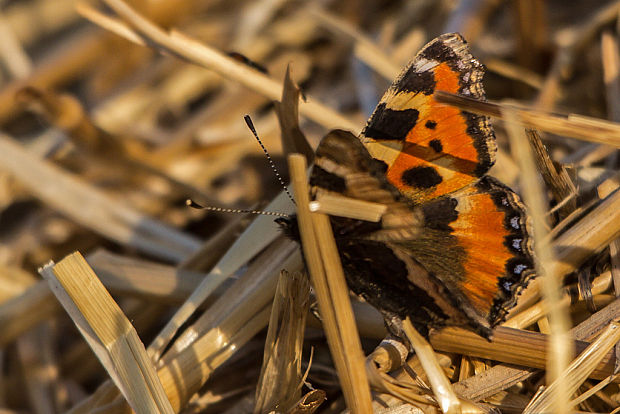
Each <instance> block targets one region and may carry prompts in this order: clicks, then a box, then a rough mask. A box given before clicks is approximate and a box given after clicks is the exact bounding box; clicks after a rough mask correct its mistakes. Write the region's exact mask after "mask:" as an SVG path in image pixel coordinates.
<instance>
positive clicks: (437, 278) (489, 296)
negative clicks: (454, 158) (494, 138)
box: [310, 131, 533, 337]
mask: <svg viewBox="0 0 620 414" xmlns="http://www.w3.org/2000/svg"><path fill="white" fill-rule="evenodd" d="M310 184H311V186H312V195H313V196H314V197H316V196H318V195H320V194H321V193H330V194H342V195H345V196H347V197H353V198H357V199H360V200H365V201H373V202H379V203H383V204H385V205H387V207H388V208H387V211H386V213H385V214H384V215H383V218H382V221H381V223H370V222H364V221H360V220H354V219H348V218H341V217H332V218H331V221H332V226H333V228H334V234H335V237H336V241H337V244H338V249H339V252H340V256H341V259H342V262H343V266H344V269H345V273H346V275H347V280H348V282H349V286H350V287H351V289H352V290H353V291H354V292H355V293H357V294H358V295H360V296H362V297H364V298H365V299H366V300H367V301H368V302H370V303H371V304H373V305H374V306H375V307H377V308H378V309H380V310H381V311H382V312H383V314H384V316H385V317H386V320H387V321H390V320H398V319H403V318H404V317H406V316H409V317H410V318H411V319H412V322H413V324H414V326H415V327H416V328H417V329H418V330H419V331H420V332H421V333H422V334H427V333H428V330H429V329H431V328H440V327H442V326H445V325H453V326H469V327H473V328H474V329H475V330H476V331H477V332H478V333H480V334H482V335H483V336H486V337H489V336H490V334H491V329H492V328H493V327H494V326H495V325H497V324H498V323H499V322H500V321H501V320H502V319H503V317H504V316H505V313H506V310H507V309H509V308H510V307H511V306H512V305H513V304H514V301H515V297H516V295H517V293H518V291H519V290H520V289H521V288H522V287H523V286H524V285H525V284H526V282H527V280H528V278H529V277H530V276H531V274H532V268H533V266H532V253H531V249H530V241H529V240H530V238H529V236H528V230H527V219H526V216H525V214H524V212H523V208H522V205H521V203H520V201H519V199H518V197H517V195H516V194H515V193H513V192H512V191H511V190H510V189H509V188H507V187H505V186H504V185H502V184H500V183H499V182H497V181H496V180H494V179H492V178H489V177H484V178H483V179H482V180H480V181H478V182H476V183H474V184H471V185H469V186H467V187H465V188H462V189H460V190H459V191H456V192H453V193H452V194H450V195H446V196H443V197H439V198H436V199H434V200H432V201H429V202H427V203H424V204H422V205H416V204H414V203H412V202H411V200H409V199H407V198H406V197H404V196H403V195H402V194H401V193H400V192H399V190H398V189H397V188H396V187H394V186H393V185H392V184H391V183H390V182H388V180H387V179H386V178H385V175H384V174H383V168H382V163H381V162H380V161H377V160H376V159H374V158H373V157H371V156H370V154H369V153H368V151H367V150H366V148H365V147H364V146H363V145H362V144H361V143H360V141H359V140H358V139H357V138H356V137H355V136H353V135H352V134H350V133H348V132H345V131H332V132H331V133H329V134H328V135H327V136H326V137H325V138H323V140H322V141H321V143H320V144H319V147H318V149H317V152H316V159H315V166H314V167H313V170H312V174H311V178H310ZM388 326H390V323H389V322H388Z"/></svg>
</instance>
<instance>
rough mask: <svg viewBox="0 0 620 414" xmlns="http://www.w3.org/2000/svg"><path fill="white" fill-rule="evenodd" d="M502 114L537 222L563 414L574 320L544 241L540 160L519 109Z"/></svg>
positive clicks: (551, 375)
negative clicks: (518, 111)
mask: <svg viewBox="0 0 620 414" xmlns="http://www.w3.org/2000/svg"><path fill="white" fill-rule="evenodd" d="M502 115H503V117H504V121H505V123H506V130H507V132H508V138H509V140H510V148H511V150H512V152H513V154H514V158H515V159H516V160H518V162H519V164H520V167H521V174H522V176H521V177H522V182H521V188H522V190H523V198H524V200H525V202H526V204H527V206H528V207H529V214H530V216H531V217H532V222H533V232H534V233H533V235H534V250H535V252H536V259H537V260H536V272H537V273H538V277H539V278H540V280H542V282H541V286H542V291H543V294H544V298H545V302H546V303H547V306H548V308H549V321H550V328H551V349H552V351H551V354H550V357H549V359H548V360H547V364H548V365H547V381H548V382H552V381H557V382H558V384H559V386H558V387H557V388H556V389H555V391H554V394H552V395H553V398H552V399H551V401H553V404H552V406H551V407H552V410H553V412H556V413H559V414H562V413H565V412H567V406H566V404H567V401H568V399H569V397H570V395H569V394H567V393H566V392H565V391H566V387H565V386H563V384H562V381H563V380H564V379H563V378H562V376H561V375H562V372H563V371H564V369H565V367H566V366H567V365H568V362H569V361H570V359H571V347H570V345H569V344H570V342H571V339H572V338H570V337H569V335H568V329H569V326H570V321H569V320H568V316H567V309H566V306H565V304H563V303H562V285H561V280H560V279H558V278H556V277H554V274H553V272H552V271H550V265H551V264H552V263H553V262H554V259H555V258H554V254H553V252H552V250H551V248H550V246H549V244H548V243H545V242H544V239H545V235H546V233H547V231H546V225H545V212H546V211H547V203H546V200H545V197H544V194H545V192H544V191H545V190H544V189H543V188H542V186H541V185H540V182H539V181H538V176H537V169H536V164H535V162H534V157H533V155H532V149H531V147H530V145H529V143H528V139H527V136H526V134H525V131H524V129H523V128H522V127H521V126H520V124H521V122H520V120H519V119H520V118H519V115H518V114H517V112H516V111H514V110H512V109H510V108H509V106H506V107H505V108H502Z"/></svg>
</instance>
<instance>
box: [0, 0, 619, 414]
mask: <svg viewBox="0 0 620 414" xmlns="http://www.w3.org/2000/svg"><path fill="white" fill-rule="evenodd" d="M451 31H457V32H460V33H461V34H462V35H463V36H464V37H465V38H466V39H467V40H468V42H469V43H470V46H471V48H472V53H473V54H474V56H476V57H477V58H478V59H479V60H480V61H481V62H482V63H483V64H485V65H486V67H487V72H486V75H485V79H484V85H485V90H486V93H487V97H488V99H489V102H488V103H480V102H476V101H472V100H471V99H466V98H465V97H459V96H452V95H446V94H443V95H441V96H437V98H438V99H441V100H442V101H443V102H448V103H450V104H453V105H456V106H457V107H459V108H461V109H465V110H469V111H472V112H477V113H484V114H488V115H490V116H491V117H492V122H493V125H494V128H495V132H496V135H497V141H498V146H499V153H498V162H497V164H496V165H495V166H494V167H493V169H492V170H491V175H493V176H495V177H497V178H499V179H501V180H502V181H504V182H505V183H506V184H507V185H509V186H510V187H512V188H513V189H514V190H516V191H517V192H519V193H520V194H522V195H524V196H525V197H524V199H525V201H526V202H527V203H528V204H529V206H530V208H531V210H532V213H533V215H534V216H535V219H536V223H537V228H538V229H539V230H538V231H537V240H538V248H537V249H538V250H540V251H542V253H539V260H540V268H541V269H544V270H545V272H544V273H545V279H542V278H541V279H537V280H535V281H534V282H532V283H531V284H530V286H529V287H528V288H527V289H526V290H525V291H524V292H523V294H522V295H521V297H520V299H519V303H518V305H517V307H516V308H515V309H513V310H512V312H511V313H510V315H509V318H508V320H507V322H506V323H505V326H504V327H502V328H500V329H498V330H497V332H496V335H495V338H494V340H493V341H492V342H487V341H485V340H483V339H481V338H479V337H477V336H476V335H474V334H473V333H471V332H468V331H463V330H459V329H446V330H444V331H439V332H432V333H431V336H430V341H429V342H430V344H431V346H432V348H433V350H434V353H435V357H436V359H437V363H438V364H437V365H436V370H437V372H439V373H441V372H442V371H443V374H445V375H441V377H442V378H443V377H445V378H447V380H448V381H449V383H450V387H451V388H452V390H449V391H450V393H449V395H451V396H456V397H455V398H458V400H460V401H461V403H460V405H461V409H462V411H463V412H494V410H499V411H501V412H505V413H520V412H523V411H524V410H526V407H527V410H529V411H528V412H540V411H541V410H543V411H548V410H556V412H565V411H566V410H575V411H579V412H590V413H602V412H605V413H609V412H613V411H614V410H616V412H617V409H618V408H617V407H619V406H620V387H619V386H618V382H619V381H618V376H617V375H616V374H617V372H616V371H617V370H616V367H617V366H618V365H619V364H618V358H620V352H618V350H619V349H620V347H619V346H618V345H617V338H618V319H619V318H620V299H619V298H618V296H619V295H620V253H619V252H620V217H619V216H620V208H619V207H620V192H618V191H617V189H618V186H619V185H620V174H619V170H618V163H619V161H620V160H619V157H618V151H617V148H618V146H619V145H620V124H618V122H620V49H619V47H620V46H619V45H620V41H619V35H620V2H619V1H614V0H591V1H588V2H564V1H559V0H553V1H544V0H522V1H519V2H501V1H497V0H459V1H453V0H439V1H437V0H415V1H379V0H376V1H364V2H361V1H358V0H345V1H340V2H334V1H329V0H324V1H320V2H298V1H286V0H258V1H244V0H238V1H234V2H231V1H228V2H225V1H220V0H203V1H194V0H169V1H156V0H131V1H129V0H126V1H123V0H101V1H94V0H92V1H91V0H82V1H76V0H19V1H16V0H8V1H4V2H0V240H1V241H0V368H1V369H0V373H1V374H0V375H1V376H0V411H1V412H2V413H5V412H6V413H30V412H32V413H44V414H48V413H61V412H71V413H94V412H129V410H130V407H135V406H136V404H139V403H137V401H143V402H144V404H154V405H157V406H158V407H159V408H158V409H159V410H161V411H166V412H169V411H170V410H172V411H175V412H183V413H235V414H236V413H257V412H269V411H270V410H274V411H276V412H286V413H302V412H303V413H313V412H316V413H326V414H332V413H341V412H345V410H346V409H347V406H348V408H352V409H353V410H354V411H355V410H357V411H358V412H364V410H365V411H366V412H369V411H371V410H372V411H375V412H382V413H387V412H398V411H397V410H399V409H401V410H405V409H409V410H410V411H409V412H416V410H417V412H425V413H426V412H431V413H432V412H440V410H441V404H438V402H437V401H436V400H435V397H434V396H433V392H432V390H431V388H430V386H429V384H430V382H429V378H428V376H427V373H426V372H425V371H424V370H423V369H422V368H421V367H422V365H424V364H423V362H425V361H420V359H419V358H418V357H417V356H415V355H409V356H408V357H407V356H404V355H403V354H402V353H400V352H398V347H395V346H394V345H390V342H389V341H388V342H387V343H385V342H384V343H383V344H382V345H380V344H381V340H382V339H383V338H384V337H385V335H386V333H385V329H384V328H383V324H382V321H381V318H380V316H379V315H378V314H377V312H376V311H375V310H374V309H372V308H371V307H369V306H368V305H367V304H365V303H363V302H360V301H359V300H357V299H356V298H354V297H351V304H352V310H353V313H352V314H351V313H350V312H349V310H348V308H347V307H343V306H344V305H346V303H344V302H346V301H344V302H343V301H340V302H338V303H336V304H334V303H332V304H331V305H336V306H337V308H335V309H336V310H335V312H338V314H339V315H340V316H342V315H345V316H346V317H345V320H346V321H347V322H346V323H345V325H344V326H340V327H337V326H333V320H332V319H334V318H332V316H330V315H328V314H326V312H328V311H327V310H325V309H326V307H325V306H324V305H325V304H324V303H323V299H324V298H323V297H321V298H320V299H319V301H318V302H319V304H318V307H317V296H318V295H322V294H324V292H318V291H315V290H314V289H311V288H309V287H308V283H307V279H306V275H305V274H303V273H298V272H303V263H302V259H301V255H300V250H299V246H298V245H297V244H296V243H295V242H293V241H291V240H288V239H287V238H286V237H284V236H283V235H282V234H281V233H280V230H279V228H278V226H277V225H276V224H275V223H274V221H273V217H271V216H260V217H254V216H248V215H245V214H224V213H221V212H214V211H206V210H198V209H192V208H188V207H187V206H186V205H185V200H186V199H187V198H191V199H193V200H195V201H196V202H197V203H199V204H205V205H207V206H213V207H222V208H233V209H250V210H266V211H272V212H277V213H283V214H290V213H292V212H293V211H295V209H296V206H295V205H294V204H293V203H292V201H291V200H289V198H288V197H287V196H286V195H285V194H284V193H283V190H282V188H281V186H280V184H279V182H278V180H277V178H276V176H275V174H274V173H273V171H272V168H271V167H270V165H269V162H268V161H267V159H266V158H265V156H264V154H263V152H262V150H261V148H260V146H259V145H258V144H257V143H256V142H255V140H254V138H253V136H252V133H251V132H250V131H249V130H248V128H247V126H246V123H245V122H244V120H243V118H244V115H246V114H249V115H250V117H251V119H252V121H253V123H254V125H255V127H256V130H257V133H258V135H259V136H260V138H261V140H262V141H263V143H264V145H265V147H266V148H267V149H268V150H269V152H270V154H271V158H272V159H273V162H274V165H275V167H276V168H277V169H278V171H279V173H280V175H282V176H283V178H284V180H285V181H286V182H288V168H287V163H286V156H287V155H289V154H288V153H287V152H290V151H291V149H292V148H294V149H295V150H296V151H297V152H302V153H304V154H305V155H306V156H307V157H308V156H309V155H310V154H309V149H308V145H307V144H305V143H301V141H300V140H303V137H304V136H305V137H306V138H307V140H308V143H309V146H310V147H312V148H315V147H316V145H317V144H318V142H319V141H320V139H321V137H322V136H324V135H325V134H326V133H327V132H328V131H329V130H330V129H332V128H344V129H348V130H351V131H352V132H354V133H358V132H359V131H360V130H361V129H362V128H363V125H364V122H365V120H366V118H367V117H368V115H369V114H370V113H371V112H372V110H373V108H374V107H375V105H376V103H377V101H378V100H379V98H380V97H381V95H382V93H383V91H384V90H385V88H386V87H387V86H388V85H389V83H390V82H391V81H392V79H393V77H394V76H396V75H397V74H398V72H399V71H400V69H401V68H402V67H403V66H404V65H406V63H407V62H408V61H409V60H410V59H411V58H412V57H413V56H414V55H415V53H416V52H417V50H419V48H420V47H422V46H423V45H424V44H425V42H427V41H428V40H430V39H432V38H433V37H435V36H437V35H439V34H441V33H445V32H451ZM287 74H288V75H287ZM285 75H287V76H288V77H287V80H286V82H285V81H284V79H285ZM295 85H299V87H300V90H301V92H300V95H301V98H300V99H299V102H297V95H298V92H297V90H296V86H295ZM283 89H284V94H283ZM508 100H509V102H510V103H509V104H507V103H506V102H508ZM274 101H281V102H277V103H274ZM278 116H279V117H280V118H278ZM281 128H283V129H284V132H283V133H281ZM291 140H292V141H291ZM295 140H296V141H295ZM283 141H284V142H283ZM530 147H531V149H532V151H525V150H528V149H529V148H530ZM523 151H525V154H528V153H531V156H532V158H531V159H530V158H529V156H527V155H522V154H524V152H523ZM308 158H310V157H308ZM524 162H529V164H527V165H526V164H524ZM528 165H529V166H528ZM297 178H298V180H299V179H301V180H302V181H303V179H304V175H303V172H302V173H298V174H297ZM528 190H529V191H528ZM532 200H534V201H532ZM322 203H323V204H321V201H319V202H318V204H315V205H313V207H312V208H314V209H318V211H319V212H322V213H330V212H332V213H333V212H336V213H337V214H341V215H345V216H346V215H347V211H352V209H354V208H355V207H351V205H348V204H343V203H339V202H338V200H323V201H322ZM306 207H308V208H309V206H304V208H306ZM365 208H367V209H369V211H367V212H366V213H365V214H364V215H363V217H364V218H369V219H372V220H376V218H377V217H378V216H380V214H381V206H380V205H374V206H365ZM370 210H371V211H370ZM354 213H357V214H361V213H362V211H361V210H360V211H355V212H354ZM311 214H314V215H316V214H317V213H311ZM322 217H323V216H322ZM320 220H323V221H322V222H319V223H318V225H320V229H321V240H329V238H330V236H329V233H328V232H327V231H326V229H327V228H328V226H325V224H326V223H325V220H324V219H319V221H320ZM324 250H325V249H324ZM76 251H77V252H80V253H81V254H82V255H83V256H84V258H85V260H83V259H81V258H80V257H81V256H78V255H76V254H72V253H73V252H76ZM323 253H325V254H326V257H327V259H325V258H324V259H323V260H324V262H322V266H327V267H328V269H327V270H328V273H330V274H336V275H337V274H338V273H339V272H340V270H339V269H338V266H337V261H334V260H333V259H334V255H331V256H330V254H329V253H330V252H328V251H327V252H326V251H323ZM332 253H333V252H332ZM65 257H67V258H66V259H64V260H65V261H63V258H65ZM330 258H331V259H330ZM50 261H54V262H56V263H59V264H61V263H64V265H61V266H60V267H54V268H52V267H48V268H47V270H44V271H43V273H44V274H47V275H48V276H49V275H53V274H55V273H59V274H61V276H62V277H63V278H65V277H66V278H67V280H68V281H69V283H71V281H73V283H75V281H78V280H82V281H86V280H91V281H92V283H93V284H92V285H91V284H90V282H88V286H86V285H84V286H73V288H72V289H70V290H71V292H72V293H71V295H72V296H71V297H73V298H74V299H73V300H74V301H76V302H75V303H83V304H88V303H89V301H91V302H92V303H97V300H99V299H101V300H103V299H102V298H105V300H106V302H105V303H106V304H107V305H106V309H107V312H108V313H107V315H108V319H106V317H104V316H103V315H104V313H103V312H102V313H101V315H99V316H97V313H96V312H94V313H93V312H91V311H87V309H88V307H87V306H86V307H80V306H78V310H76V309H74V308H73V307H72V306H73V305H71V302H66V298H65V302H63V300H60V301H59V300H58V299H57V298H56V296H55V295H54V294H53V293H52V289H51V288H50V284H48V282H47V281H46V280H43V279H41V276H40V275H39V273H38V269H39V268H40V267H41V266H43V265H45V264H46V263H49V262H50ZM67 263H79V270H75V269H73V268H70V269H67V266H66V264H67ZM76 266H77V265H76ZM72 269H73V270H72ZM283 270H285V271H287V272H288V273H285V272H282V271H283ZM286 275H289V276H286ZM63 280H64V279H63ZM99 281H100V282H101V284H99ZM311 281H312V279H311ZM544 281H547V282H548V283H546V284H545V283H543V282H544ZM83 283H84V284H86V282H83ZM329 283H333V282H329ZM336 283H337V282H336ZM57 288H58V286H56V287H55V289H57ZM104 288H105V289H104ZM343 289H344V287H343V286H340V288H339V290H338V289H337V290H338V293H337V294H340V295H342V294H344V295H345V297H346V289H344V290H343ZM319 290H320V288H319ZM107 291H109V292H110V293H109V295H108V293H107ZM104 292H105V293H104ZM332 293H333V292H332ZM327 296H330V295H327ZM67 303H68V304H69V305H68V306H67ZM65 309H67V310H65ZM68 309H72V310H71V311H69V310H68ZM79 309H82V310H83V312H84V313H83V314H82V315H81V316H80V315H77V317H76V312H77V313H78V314H79V313H81V312H82V311H81V310H79ZM306 309H308V310H307V311H306ZM332 311H333V309H332ZM110 312H111V313H112V314H114V315H115V316H114V318H109V315H110ZM321 312H323V313H324V315H323V316H321ZM347 315H348V316H347ZM87 316H88V317H87ZM350 316H353V317H354V318H355V323H353V318H351V317H350ZM81 318H82V319H81ZM84 318H86V319H85V320H86V321H88V323H89V324H90V325H88V326H91V327H93V326H94V327H95V328H96V329H95V331H97V332H99V333H100V334H101V336H99V337H98V338H99V339H98V340H94V339H96V338H94V337H93V336H90V337H89V336H88V335H86V336H85V337H83V336H82V335H81V332H84V326H86V325H84V324H85V322H84ZM74 321H76V322H74ZM77 321H81V322H77ZM114 323H117V324H116V325H114ZM76 327H77V329H76ZM112 327H114V329H112ZM99 328H105V329H109V330H104V331H99V330H97V329H99ZM89 329H90V328H89ZM326 332H330V334H329V335H332V334H331V332H333V333H334V335H340V337H339V338H340V339H337V340H335V341H336V342H337V344H336V345H338V343H339V344H340V345H342V344H348V345H347V346H349V348H350V349H349V350H347V349H346V347H344V346H341V347H340V348H341V350H340V351H338V352H336V353H334V354H332V352H334V351H333V348H334V347H333V346H332V348H331V349H330V346H328V344H327V341H326ZM356 332H359V340H358V339H357V338H358V334H357V333H356ZM343 335H344V337H343ZM102 338H104V339H102ZM140 343H141V344H143V346H142V345H141V344H140ZM101 344H103V345H101ZM118 344H121V345H122V346H128V347H129V348H127V349H131V350H133V351H135V352H136V353H135V354H132V353H131V352H133V351H131V352H125V351H127V349H124V348H123V349H124V351H123V349H121V350H119V349H120V348H118V347H120V346H121V345H118ZM127 344H129V345H127ZM515 344H518V346H515ZM353 348H355V349H353ZM373 351H374V352H373ZM144 352H146V353H144ZM147 353H148V358H147V357H146V356H145V355H146V354H147ZM361 353H363V354H364V355H366V356H367V361H366V367H367V371H368V372H367V374H368V379H369V383H370V385H371V388H370V394H369V395H366V393H367V392H368V389H367V388H364V387H367V383H368V381H367V379H366V372H364V369H363V366H364V364H363V360H362V359H361V357H362V354H361ZM106 355H107V356H106ZM117 356H118V358H117ZM97 357H99V358H101V361H102V362H103V363H100V362H99V361H98V359H97ZM115 358H117V359H115ZM110 359H115V361H114V363H112V362H110V361H109V360H110ZM147 359H150V360H147ZM123 361H124V362H123ZM351 361H353V362H351ZM130 366H131V367H134V368H135V366H137V367H142V368H143V370H142V371H140V372H142V373H143V374H142V375H128V376H124V375H119V374H118V372H119V371H118V370H119V369H120V370H121V373H122V370H123V369H124V368H127V369H129V367H130ZM347 370H348V371H347ZM132 372H134V373H135V372H136V371H132ZM155 373H156V374H157V376H158V378H156V377H155V375H156V374H155ZM119 378H121V379H122V381H119ZM563 381H564V385H562V382H563ZM115 384H116V385H115ZM117 386H118V387H120V391H119V389H118V388H117ZM356 387H360V388H357V389H364V391H363V393H364V395H365V396H366V397H365V398H360V399H359V400H355V399H354V397H353V391H352V390H354V389H356ZM147 390H149V391H147ZM140 393H145V394H140ZM146 393H148V394H149V395H146ZM147 397H148V398H147ZM126 398H127V399H126ZM164 399H167V400H168V401H164ZM405 401H406V402H405ZM455 401H456V400H455ZM409 404H412V405H409ZM405 405H407V407H403V406H405ZM495 412H496V411H495Z"/></svg>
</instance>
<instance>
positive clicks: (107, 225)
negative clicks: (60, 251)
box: [0, 134, 200, 262]
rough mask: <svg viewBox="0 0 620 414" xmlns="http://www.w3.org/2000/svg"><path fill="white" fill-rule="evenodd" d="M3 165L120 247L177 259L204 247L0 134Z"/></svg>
mask: <svg viewBox="0 0 620 414" xmlns="http://www.w3.org/2000/svg"><path fill="white" fill-rule="evenodd" d="M0 165H2V169H4V170H6V171H9V172H10V173H11V174H12V175H14V176H15V177H16V178H17V179H18V180H19V181H20V182H21V183H23V184H24V185H25V186H27V187H28V188H29V189H30V191H32V192H33V193H34V194H35V195H36V196H37V197H38V198H40V199H41V200H43V201H44V202H45V203H47V204H49V205H50V206H51V207H52V208H55V209H57V210H58V211H60V212H62V213H63V214H65V215H67V216H69V217H71V218H72V219H73V220H75V221H76V222H78V223H80V224H82V225H84V226H86V227H88V228H90V229H92V230H93V231H95V232H97V233H99V234H101V235H103V236H104V237H107V238H109V239H111V240H114V241H116V242H118V243H119V244H121V245H125V246H133V247H135V248H137V249H139V250H140V251H142V252H145V253H147V254H150V255H154V256H156V257H162V258H164V259H166V260H171V261H174V262H178V261H180V260H182V259H183V258H185V257H186V256H188V255H189V254H191V253H192V252H194V251H196V250H197V249H198V247H199V246H200V242H199V241H198V240H197V239H196V238H195V237H193V236H190V235H188V234H185V233H183V232H180V231H178V230H176V229H174V228H172V227H169V226H167V225H164V224H163V223H161V222H159V221H157V220H154V219H152V218H150V217H147V216H146V215H144V214H141V213H140V212H138V211H136V210H134V209H133V208H131V207H129V206H127V205H124V204H123V203H120V202H118V201H116V200H113V199H111V198H110V197H108V196H107V195H106V194H105V193H103V192H102V191H100V190H98V189H97V188H95V187H93V186H91V185H89V184H87V183H86V182H85V181H83V180H81V179H80V178H78V177H77V176H75V175H73V174H70V173H68V172H65V171H63V170H61V169H60V168H58V167H56V166H55V165H53V164H51V163H49V162H47V161H43V160H40V159H37V158H36V157H35V156H33V155H32V154H30V153H29V152H28V151H27V150H26V149H24V148H23V147H21V146H20V145H19V144H18V143H17V142H15V140H13V139H12V138H11V137H9V136H7V135H4V134H0Z"/></svg>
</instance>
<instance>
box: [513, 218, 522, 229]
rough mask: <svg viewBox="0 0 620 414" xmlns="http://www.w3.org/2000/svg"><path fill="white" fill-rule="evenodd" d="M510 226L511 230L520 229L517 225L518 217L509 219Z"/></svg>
mask: <svg viewBox="0 0 620 414" xmlns="http://www.w3.org/2000/svg"><path fill="white" fill-rule="evenodd" d="M510 226H511V227H512V228H513V229H516V230H519V228H520V227H521V226H520V225H519V217H518V216H515V217H512V218H511V219H510Z"/></svg>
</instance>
